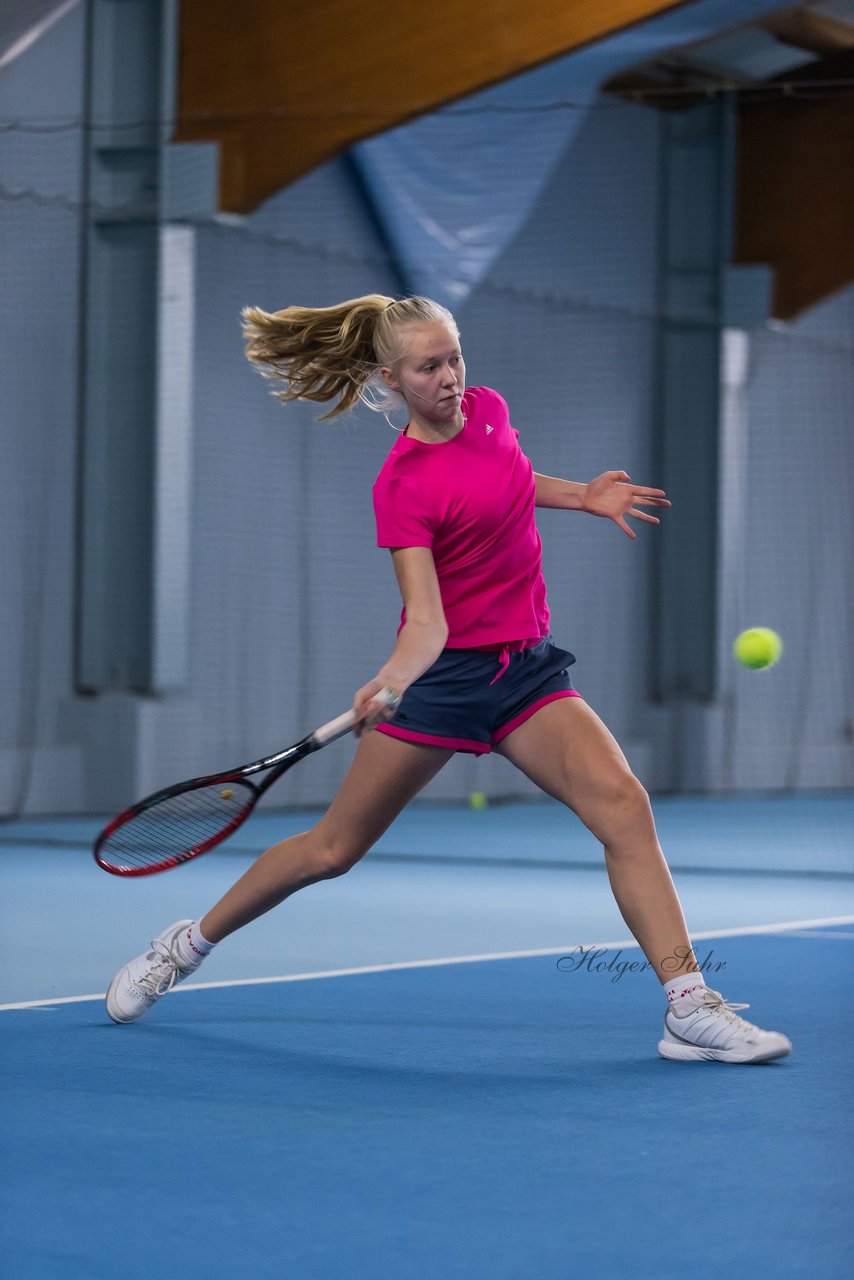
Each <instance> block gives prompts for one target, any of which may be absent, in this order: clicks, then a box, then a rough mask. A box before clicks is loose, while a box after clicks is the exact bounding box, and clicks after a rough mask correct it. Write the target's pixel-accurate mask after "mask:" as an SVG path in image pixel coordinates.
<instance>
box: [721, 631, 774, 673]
mask: <svg viewBox="0 0 854 1280" xmlns="http://www.w3.org/2000/svg"><path fill="white" fill-rule="evenodd" d="M732 651H733V653H734V654H735V656H736V658H738V660H739V662H740V663H741V664H742V666H744V667H749V668H750V670H751V671H761V670H762V668H763V667H773V665H774V663H775V662H777V661H778V659H779V657H780V654H781V653H782V652H783V641H782V640H781V639H780V637H779V636H778V635H777V632H776V631H772V630H771V628H770V627H751V628H750V629H749V630H748V631H742V633H741V635H740V636H736V639H735V644H734V645H733V647H732Z"/></svg>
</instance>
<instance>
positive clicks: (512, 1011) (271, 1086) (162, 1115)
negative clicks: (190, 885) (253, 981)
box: [0, 925, 854, 1280]
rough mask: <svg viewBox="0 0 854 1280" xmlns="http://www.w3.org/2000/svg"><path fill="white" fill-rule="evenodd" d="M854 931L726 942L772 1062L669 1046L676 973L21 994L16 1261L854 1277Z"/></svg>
mask: <svg viewBox="0 0 854 1280" xmlns="http://www.w3.org/2000/svg"><path fill="white" fill-rule="evenodd" d="M851 933H852V927H851V925H847V926H842V925H840V926H838V927H836V928H835V929H829V930H816V929H806V930H804V931H801V932H800V933H794V934H793V935H792V936H786V935H779V934H772V935H764V936H753V937H728V938H722V939H719V940H716V941H715V942H714V944H713V945H714V952H715V959H716V961H725V964H726V969H725V971H724V972H723V973H718V974H717V975H715V979H714V980H713V981H712V982H711V985H718V986H720V987H722V989H723V990H724V993H725V994H726V995H727V996H728V998H730V999H733V1000H738V999H749V1000H750V1001H751V1006H752V1007H751V1010H750V1012H749V1013H748V1014H747V1016H748V1017H755V1019H756V1021H757V1022H759V1024H760V1025H763V1026H766V1027H770V1028H779V1029H780V1030H785V1031H786V1032H788V1033H789V1034H790V1035H791V1037H792V1039H793V1041H794V1045H795V1050H794V1053H793V1055H792V1056H791V1057H790V1058H788V1059H785V1060H783V1061H780V1062H777V1063H773V1064H768V1065H766V1066H761V1067H730V1066H722V1065H709V1064H702V1065H701V1064H697V1065H682V1064H677V1063H670V1062H665V1061H663V1060H661V1059H659V1057H658V1055H657V1052H656V1044H657V1040H658V1036H659V1031H660V1019H661V1014H662V1001H661V996H660V991H659V989H658V986H657V983H656V982H655V980H654V979H652V978H651V976H650V975H649V974H627V975H626V976H625V977H624V978H622V979H621V980H620V981H618V982H616V983H615V982H612V981H611V980H610V977H609V976H608V975H607V974H602V973H595V972H593V973H591V972H588V971H586V970H584V971H577V972H573V973H568V972H561V971H560V970H559V969H558V967H557V964H556V958H555V957H545V958H533V959H519V960H503V961H494V962H483V963H473V964H461V965H449V966H444V967H435V968H421V969H404V970H397V971H390V972H380V973H372V974H367V975H360V976H346V977H338V978H330V979H325V980H322V981H301V982H288V983H282V984H269V985H258V986H240V987H231V988H225V989H215V990H199V991H187V990H181V991H179V992H176V993H175V994H173V995H171V996H169V997H167V998H166V999H165V1000H164V1001H163V1002H162V1003H161V1004H160V1005H159V1006H158V1008H157V1009H156V1010H155V1011H154V1012H153V1013H152V1015H151V1016H150V1017H149V1019H148V1020H147V1021H146V1022H145V1023H143V1024H140V1025H138V1026H135V1027H125V1028H119V1027H114V1026H112V1025H111V1024H110V1023H108V1022H107V1021H106V1018H105V1014H104V1012H103V1006H102V1005H101V1004H100V1003H97V1002H86V1003H77V1004H67V1005H57V1006H55V1007H53V1008H44V1007H37V1008H31V1009H20V1010H7V1011H6V1012H5V1013H2V1014H0V1018H2V1025H3V1030H4V1032H5V1040H6V1076H7V1083H6V1084H5V1086H4V1089H3V1093H2V1099H3V1131H4V1135H5V1146H6V1169H7V1197H6V1199H7V1213H6V1222H5V1226H4V1232H3V1235H4V1246H3V1253H4V1274H5V1275H8V1276H9V1277H11V1278H13V1280H60V1278H61V1280H84V1278H85V1280H93V1278H95V1280H99V1278H101V1277H109V1278H111V1280H112V1277H126V1278H127V1280H137V1278H138V1280H143V1278H144V1280H152V1278H153V1277H158V1276H176V1275H188V1276H199V1277H206V1278H208V1280H210V1278H211V1277H212V1278H214V1280H220V1278H224V1277H242V1276H251V1277H257V1278H258V1280H266V1278H267V1277H270V1278H271V1280H272V1278H274V1277H275V1278H276V1280H279V1278H280V1277H283V1276H293V1277H296V1278H298V1280H339V1278H341V1280H343V1278H344V1277H347V1278H348V1280H362V1278H363V1277H364V1278H365V1280H367V1278H370V1280H375V1278H376V1277H390V1278H393V1280H433V1278H434V1277H436V1278H437V1280H439V1278H441V1280H445V1278H446V1277H449V1276H460V1277H465V1278H466V1280H481V1277H483V1280H487V1278H488V1280H569V1278H570V1277H580V1276H585V1275H589V1276H595V1277H600V1278H602V1277H605V1278H608V1280H610V1278H612V1277H613V1278H619V1280H623V1278H625V1280H629V1278H631V1280H637V1278H639V1277H640V1278H645V1277H656V1278H657V1280H671V1278H672V1280H677V1277H678V1278H679V1280H682V1277H685V1276H691V1277H693V1278H694V1280H712V1277H715V1278H717V1277H720V1276H726V1275H739V1276H749V1275H755V1274H767V1275H768V1276H773V1277H774V1278H775V1280H784V1278H788V1277H791V1278H792V1280H794V1278H795V1277H797V1278H806V1277H810V1278H813V1277H814V1278H816V1280H818V1278H819V1277H821V1278H822V1280H833V1278H835V1277H840V1280H841V1277H843V1276H845V1277H847V1276H849V1275H850V1267H851V1260H852V1254H851V1251H850V1243H851V1239H852V1234H851V1227H850V1207H851V1201H852V1194H851V1193H852V1186H854V1180H852V1155H851V1151H852V1144H851V1132H850V1108H849V1097H850V1078H851V1076H850V1063H851V1059H852V1048H854V1046H852V1039H854V1037H852V1019H851V1001H850V986H849V984H848V983H847V981H846V974H847V972H848V966H850V957H851V955H852V951H851V948H852V945H854V939H852V936H851ZM624 958H626V959H637V958H638V953H637V952H634V953H626V955H625V956H624Z"/></svg>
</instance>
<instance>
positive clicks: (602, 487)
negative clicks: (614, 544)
mask: <svg viewBox="0 0 854 1280" xmlns="http://www.w3.org/2000/svg"><path fill="white" fill-rule="evenodd" d="M669 506H670V503H669V502H668V501H667V499H666V498H665V496H664V490H663V489H647V488H645V487H644V486H643V485H637V484H632V482H631V478H630V476H629V475H628V474H627V472H625V471H606V472H605V473H604V474H603V475H601V476H597V477H596V479H595V480H591V481H590V483H589V484H588V485H587V489H586V492H585V494H584V502H583V503H582V510H584V511H589V512H590V513H591V515H594V516H607V518H608V519H609V520H613V521H614V524H618V525H619V526H620V528H621V529H622V530H623V533H625V534H627V535H628V537H630V538H634V537H636V536H637V535H636V534H635V533H634V531H633V530H632V529H630V528H629V526H628V525H627V524H626V516H633V517H634V519H635V520H645V521H646V522H647V524H660V523H661V521H660V520H659V519H658V516H648V515H646V513H645V512H643V511H639V510H638V507H669Z"/></svg>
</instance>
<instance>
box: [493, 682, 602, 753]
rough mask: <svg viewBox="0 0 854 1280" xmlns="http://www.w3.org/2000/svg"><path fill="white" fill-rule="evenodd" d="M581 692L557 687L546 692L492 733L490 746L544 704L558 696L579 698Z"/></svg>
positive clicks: (495, 745) (497, 742)
mask: <svg viewBox="0 0 854 1280" xmlns="http://www.w3.org/2000/svg"><path fill="white" fill-rule="evenodd" d="M580 697H581V694H580V693H579V692H578V690H577V689H558V690H556V692H555V693H547V694H546V696H545V697H544V698H540V699H539V700H538V701H537V702H532V703H531V705H530V707H526V708H525V710H524V711H520V713H519V715H518V716H515V717H514V719H512V720H511V721H510V722H509V723H508V724H503V725H502V726H501V728H500V729H499V730H498V732H497V733H494V734H493V735H492V744H491V745H492V746H493V747H497V746H498V744H499V742H503V741H504V739H505V738H506V737H508V736H509V735H510V734H511V733H512V732H513V730H514V729H518V728H519V725H520V724H524V723H525V721H526V720H530V718H531V716H532V715H533V714H534V712H535V711H539V709H540V707H544V706H546V704H547V703H549V702H555V701H556V700H557V699H558V698H580Z"/></svg>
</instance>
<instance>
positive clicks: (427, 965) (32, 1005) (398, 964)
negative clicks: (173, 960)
mask: <svg viewBox="0 0 854 1280" xmlns="http://www.w3.org/2000/svg"><path fill="white" fill-rule="evenodd" d="M835 924H854V916H826V917H824V918H823V919H818V920H784V921H782V922H781V923H779V924H753V925H742V926H741V927H740V928H737V929H707V930H705V931H704V932H702V933H692V934H691V937H692V939H693V940H694V941H695V942H702V941H705V940H706V939H707V938H744V937H751V936H753V935H754V934H759V933H786V932H788V931H789V930H798V929H801V930H803V929H819V928H827V927H828V926H830V925H835ZM793 936H797V934H794V935H793ZM810 936H812V935H810ZM826 936H827V937H833V936H834V935H832V934H827V935H826ZM579 946H581V947H583V949H584V950H585V951H590V950H605V951H611V950H614V949H615V948H621V949H626V948H628V947H637V946H638V943H637V942H636V941H635V939H634V938H620V939H619V941H617V942H589V943H588V942H584V943H577V942H570V943H567V945H566V946H564V947H542V948H539V949H538V950H536V951H492V952H486V953H485V954H484V955H477V956H441V957H440V958H439V959H437V960H398V961H395V962H393V963H392V964H366V965H361V966H359V968H355V969H321V970H318V972H317V973H286V974H282V975H281V976H279V977H274V978H229V979H226V980H225V981H223V982H190V983H185V984H183V985H182V986H180V987H174V988H173V991H176V992H179V993H180V992H182V991H214V990H218V989H219V988H222V987H260V986H264V985H265V984H272V983H280V982H312V981H314V980H315V979H317V978H352V977H357V976H358V975H359V974H363V973H391V972H393V971H394V970H396V969H436V968H439V967H441V966H444V965H452V964H483V963H484V962H486V961H488V960H528V959H532V958H534V957H536V956H565V955H568V954H569V953H570V952H572V951H577V950H578V948H579ZM105 995H106V992H104V991H101V992H98V993H97V994H95V995H88V996H57V997H56V998H55V999H54V1000H21V1001H18V1002H17V1003H14V1004H0V1012H4V1011H5V1010H7V1009H40V1008H44V1007H46V1006H48V1005H58V1004H82V1003H84V1002H85V1001H87V1000H103V999H104V996H105Z"/></svg>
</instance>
